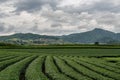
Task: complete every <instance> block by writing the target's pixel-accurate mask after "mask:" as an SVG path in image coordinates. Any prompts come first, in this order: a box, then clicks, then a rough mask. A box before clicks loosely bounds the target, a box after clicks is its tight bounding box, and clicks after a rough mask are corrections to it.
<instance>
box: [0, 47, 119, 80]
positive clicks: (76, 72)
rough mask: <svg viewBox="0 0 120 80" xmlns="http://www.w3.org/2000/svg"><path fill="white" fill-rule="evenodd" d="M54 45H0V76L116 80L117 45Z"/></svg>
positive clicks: (19, 79) (25, 79) (40, 79)
mask: <svg viewBox="0 0 120 80" xmlns="http://www.w3.org/2000/svg"><path fill="white" fill-rule="evenodd" d="M49 47H50V46H49ZM56 47H57V48H53V47H52V48H39V49H38V48H37V49H35V48H34V49H32V48H27V49H26V48H22V49H20V48H19V49H5V48H3V49H0V80H120V49H119V48H110V49H109V48H107V49H106V48H98V47H97V48H95V47H94V48H80V47H81V46H78V47H79V48H75V47H74V48H66V47H65V48H64V47H63V46H62V48H58V46H56ZM72 47H73V46H72Z"/></svg>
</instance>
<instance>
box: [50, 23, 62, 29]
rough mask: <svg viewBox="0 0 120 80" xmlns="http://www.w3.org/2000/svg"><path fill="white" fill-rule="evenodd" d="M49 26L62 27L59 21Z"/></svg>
mask: <svg viewBox="0 0 120 80" xmlns="http://www.w3.org/2000/svg"><path fill="white" fill-rule="evenodd" d="M51 27H52V28H58V27H62V25H61V24H59V23H54V24H52V25H51Z"/></svg>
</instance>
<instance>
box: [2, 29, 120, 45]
mask: <svg viewBox="0 0 120 80" xmlns="http://www.w3.org/2000/svg"><path fill="white" fill-rule="evenodd" d="M0 42H7V43H14V44H63V43H66V44H67V43H82V44H83V43H85V44H89V43H94V42H100V43H107V44H118V43H120V33H114V32H111V31H107V30H104V29H99V28H95V29H94V30H91V31H87V32H83V33H74V34H70V35H63V36H48V35H39V34H32V33H25V34H23V33H17V34H13V35H10V36H1V37H0Z"/></svg>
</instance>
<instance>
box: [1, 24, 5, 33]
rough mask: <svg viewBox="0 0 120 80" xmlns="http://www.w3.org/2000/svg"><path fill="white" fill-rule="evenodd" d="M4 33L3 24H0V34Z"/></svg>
mask: <svg viewBox="0 0 120 80" xmlns="http://www.w3.org/2000/svg"><path fill="white" fill-rule="evenodd" d="M4 31H5V27H4V23H0V33H1V32H4Z"/></svg>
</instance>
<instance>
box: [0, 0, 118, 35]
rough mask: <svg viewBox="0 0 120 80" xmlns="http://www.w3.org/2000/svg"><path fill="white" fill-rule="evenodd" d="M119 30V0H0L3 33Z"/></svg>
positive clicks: (0, 20) (68, 32) (51, 33)
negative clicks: (95, 29)
mask: <svg viewBox="0 0 120 80" xmlns="http://www.w3.org/2000/svg"><path fill="white" fill-rule="evenodd" d="M94 28H102V29H106V30H110V31H113V32H120V0H0V35H8V34H14V33H37V34H42V35H43V34H45V35H64V34H70V33H79V32H85V31H88V30H92V29H94Z"/></svg>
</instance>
